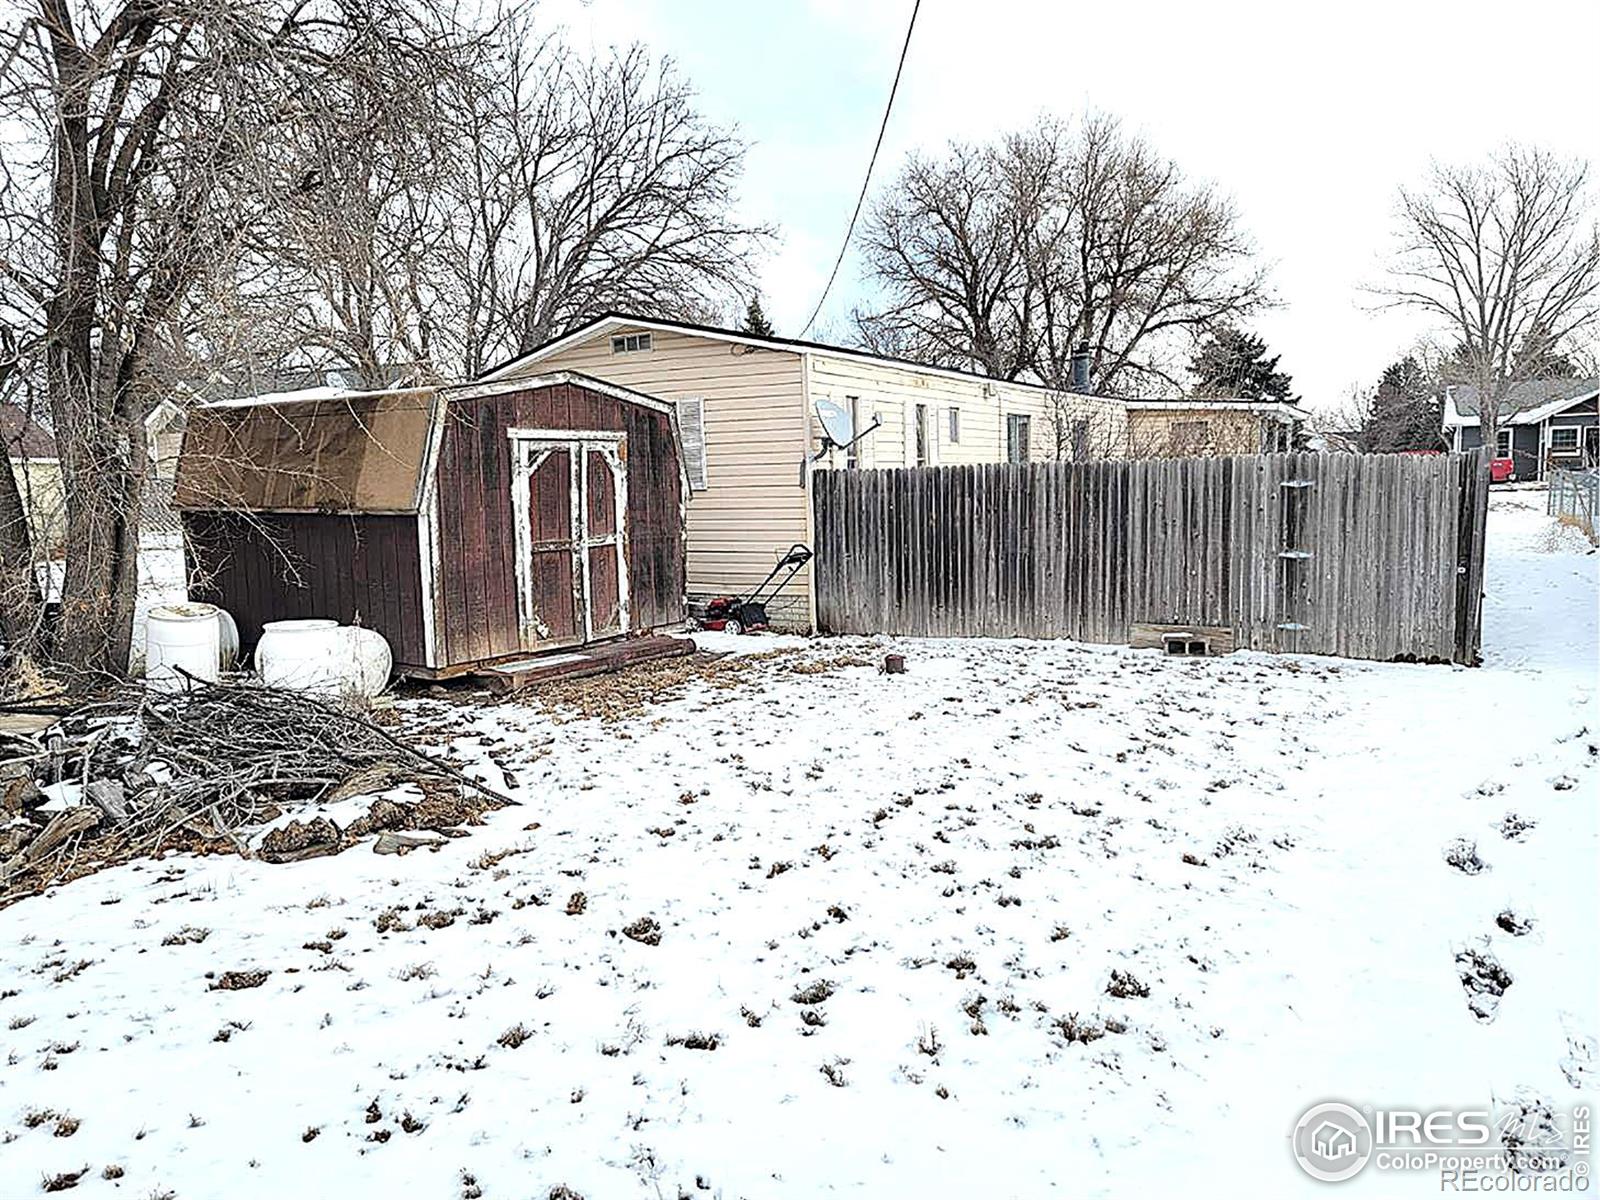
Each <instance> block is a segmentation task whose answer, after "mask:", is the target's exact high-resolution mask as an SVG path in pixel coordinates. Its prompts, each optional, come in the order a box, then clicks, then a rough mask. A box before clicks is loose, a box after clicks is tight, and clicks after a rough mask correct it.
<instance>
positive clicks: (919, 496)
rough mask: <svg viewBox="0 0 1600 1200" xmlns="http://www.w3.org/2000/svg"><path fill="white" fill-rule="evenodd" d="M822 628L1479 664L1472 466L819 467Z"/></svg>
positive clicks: (1478, 551) (1477, 521)
mask: <svg viewBox="0 0 1600 1200" xmlns="http://www.w3.org/2000/svg"><path fill="white" fill-rule="evenodd" d="M813 495H814V505H815V513H814V516H815V535H816V546H817V562H816V567H815V579H816V588H817V619H818V623H819V625H820V626H821V627H822V628H823V629H824V630H827V631H830V632H836V633H896V634H908V635H913V636H990V637H1067V638H1073V639H1076V640H1079V641H1089V642H1125V641H1127V640H1128V635H1129V628H1130V626H1131V625H1134V624H1146V625H1184V624H1192V625H1197V626H1205V627H1211V628H1217V627H1222V628H1227V629H1231V630H1232V631H1233V635H1234V640H1235V643H1236V644H1237V645H1238V646H1239V647H1241V648H1251V649H1259V650H1286V651H1299V652H1305V653H1312V654H1337V655H1342V656H1345V657H1349V658H1371V659H1394V658H1417V659H1427V660H1442V661H1455V662H1474V661H1476V658H1477V652H1478V647H1479V641H1480V614H1481V600H1480V597H1481V592H1482V585H1483V530H1484V518H1485V515H1486V511H1487V504H1488V475H1487V472H1486V470H1485V469H1484V466H1483V463H1482V461H1481V459H1480V457H1479V455H1477V454H1475V453H1474V454H1452V455H1314V454H1272V455H1248V456H1238V457H1232V458H1194V459H1149V460H1138V461H1109V462H1090V463H1076V464H1074V463H1038V464H1031V465H1026V466H1022V465H1012V464H993V465H985V466H960V467H922V468H912V469H896V470H886V471H823V472H820V473H819V474H818V475H817V476H816V479H815V487H814V490H813Z"/></svg>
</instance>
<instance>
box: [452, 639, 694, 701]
mask: <svg viewBox="0 0 1600 1200" xmlns="http://www.w3.org/2000/svg"><path fill="white" fill-rule="evenodd" d="M694 652H695V644H694V639H692V638H678V637H656V636H652V637H638V638H624V639H622V640H621V641H616V642H603V643H601V644H599V645H594V646H585V647H583V648H582V649H580V650H560V651H557V652H555V653H553V654H543V655H536V656H533V657H531V658H524V659H519V660H517V661H515V662H507V663H500V664H498V665H496V666H492V667H489V666H485V667H480V668H478V669H476V670H474V671H473V674H474V675H477V676H479V677H480V678H481V679H483V680H484V681H485V682H486V683H488V685H489V687H490V688H491V689H492V690H494V691H496V692H500V693H502V694H504V693H507V692H516V691H520V690H521V689H523V688H525V687H531V686H533V685H535V684H540V683H545V682H547V681H549V680H552V679H582V678H583V677H584V676H586V675H605V674H608V673H610V672H612V671H620V670H622V669H623V668H625V667H631V666H633V665H634V664H635V663H642V662H649V661H650V660H651V659H654V658H679V657H682V656H683V655H686V654H693V653H694Z"/></svg>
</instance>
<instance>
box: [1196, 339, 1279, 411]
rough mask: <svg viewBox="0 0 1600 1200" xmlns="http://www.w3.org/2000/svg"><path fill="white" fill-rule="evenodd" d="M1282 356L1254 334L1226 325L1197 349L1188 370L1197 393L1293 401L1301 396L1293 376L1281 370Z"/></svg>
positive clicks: (1235, 397) (1233, 397)
mask: <svg viewBox="0 0 1600 1200" xmlns="http://www.w3.org/2000/svg"><path fill="white" fill-rule="evenodd" d="M1279 357H1280V356H1279V355H1276V354H1274V355H1272V356H1271V357H1268V355H1267V344H1266V342H1264V341H1262V340H1261V339H1260V338H1258V337H1256V336H1255V334H1253V333H1246V332H1245V331H1244V330H1242V329H1235V328H1233V327H1232V326H1229V325H1224V326H1222V327H1221V328H1219V329H1216V330H1214V331H1213V332H1212V334H1211V336H1210V337H1209V338H1208V339H1207V341H1206V342H1205V344H1204V345H1202V346H1201V347H1200V349H1199V350H1198V351H1196V353H1195V356H1194V358H1193V359H1191V360H1190V363H1189V371H1190V373H1191V374H1193V375H1194V377H1195V392H1196V394H1197V395H1201V396H1226V397H1230V398H1232V399H1237V400H1276V401H1279V402H1281V403H1284V404H1291V403H1293V402H1294V401H1295V400H1296V399H1298V397H1297V396H1295V395H1294V390H1293V389H1294V383H1293V380H1291V379H1290V377H1289V376H1288V375H1286V374H1285V373H1284V372H1282V371H1280V370H1278V359H1279Z"/></svg>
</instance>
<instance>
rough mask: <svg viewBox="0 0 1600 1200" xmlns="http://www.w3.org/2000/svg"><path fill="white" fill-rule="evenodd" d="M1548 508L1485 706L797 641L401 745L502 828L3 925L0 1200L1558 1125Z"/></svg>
mask: <svg viewBox="0 0 1600 1200" xmlns="http://www.w3.org/2000/svg"><path fill="white" fill-rule="evenodd" d="M1542 509H1543V505H1542V496H1540V495H1531V494H1528V493H1520V492H1510V493H1497V495H1496V497H1495V501H1494V506H1493V510H1492V514H1491V524H1490V569H1489V575H1488V584H1487V590H1488V597H1487V600H1486V605H1485V620H1486V632H1485V637H1484V641H1485V653H1486V664H1485V666H1484V667H1483V668H1482V669H1478V670H1466V669H1458V668H1449V667H1438V666H1406V665H1380V664H1363V663H1351V662H1341V661H1338V660H1333V659H1317V658H1298V659H1290V658H1272V657H1268V656H1261V655H1253V654H1242V655H1236V656H1232V657H1228V658H1222V659H1213V660H1204V661H1168V660H1164V659H1162V658H1161V657H1159V656H1158V655H1156V654H1154V653H1152V652H1133V651H1128V650H1125V649H1120V648H1111V647H1085V646H1080V645H1073V644H1068V643H1038V642H1003V641H1002V642H985V641H966V642H963V641H942V642H941V641H906V642H902V643H898V644H897V645H896V646H895V648H896V649H898V650H900V651H902V652H903V653H904V654H905V655H906V657H907V660H908V663H909V672H908V673H907V674H905V675H901V676H884V675H880V674H878V672H877V670H876V669H875V667H874V666H873V665H871V663H872V662H875V661H876V660H877V658H878V657H879V656H880V655H881V654H882V652H883V650H884V649H885V647H886V645H887V643H877V642H863V641H858V640H827V641H821V642H816V643H810V644H805V643H787V644H785V646H784V649H783V651H782V652H781V653H778V654H775V655H773V656H771V657H765V658H751V657H748V656H744V657H741V659H740V660H739V665H738V666H737V667H736V668H733V667H730V668H728V670H729V671H730V672H734V673H733V674H730V676H729V677H728V678H726V679H719V678H718V677H717V676H716V675H715V674H712V675H711V676H709V677H708V678H706V679H705V680H704V681H702V682H699V683H692V684H690V685H689V686H688V688H687V690H686V692H685V693H684V694H683V695H681V696H680V697H679V698H676V699H671V700H666V701H663V702H661V703H658V704H656V705H654V706H652V707H651V708H649V710H648V711H646V712H644V713H642V714H641V715H639V716H636V717H630V718H625V719H622V720H620V721H612V722H609V723H602V722H601V721H599V720H597V719H581V720H571V719H554V718H552V716H551V715H550V714H549V713H547V712H546V711H544V710H543V709H542V708H540V707H539V706H537V705H531V704H527V703H504V704H498V705H492V706H489V705H486V706H483V707H478V708H472V707H467V706H454V705H449V704H445V703H439V702H432V701H429V702H416V703H415V704H413V705H412V706H411V707H412V710H413V713H414V715H415V717H416V719H417V720H418V721H419V722H428V723H431V724H433V725H434V726H435V727H439V728H441V729H442V730H444V732H441V733H440V735H439V737H440V738H441V740H443V739H445V738H448V739H450V740H451V741H453V743H454V745H455V747H456V749H457V750H458V751H460V752H461V753H463V754H465V755H468V756H471V757H474V758H476V759H478V760H479V761H480V762H481V763H482V770H483V772H484V774H485V776H486V777H487V778H489V779H491V780H493V781H494V782H495V783H496V784H504V785H505V786H507V787H508V788H509V789H510V790H512V791H513V792H514V794H516V795H517V796H518V797H519V798H520V799H521V800H522V802H523V803H522V805H521V806H520V807H517V808H512V809H507V810H503V811H502V812H500V813H498V814H495V815H493V816H492V817H491V818H490V820H489V824H488V825H487V826H486V827H484V828H481V829H477V830H474V831H473V834H472V836H471V837H468V838H463V839H459V840H456V841H453V842H451V843H450V844H449V845H447V846H446V847H445V848H444V849H443V850H442V851H440V852H438V853H437V854H430V853H428V852H425V851H417V852H414V853H412V854H411V855H409V856H407V857H405V858H403V859H399V858H391V857H379V856H375V855H373V854H371V853H370V852H368V851H367V850H366V849H365V848H364V847H358V848H356V849H354V850H350V851H347V852H346V853H344V854H342V855H340V856H338V857H336V858H325V859H318V860H313V861H309V862H305V863H301V864H297V865H293V866H270V865H267V864H264V863H258V862H247V861H242V860H239V859H235V858H212V859H193V858H172V859H169V860H167V861H166V862H163V863H145V864H141V865H135V866H130V867H125V868H121V869H118V870H115V871H110V872H106V873H103V874H100V875H98V876H93V877H90V878H87V879H84V880H81V881H79V882H76V883H73V884H71V885H69V886H66V887H63V888H60V889H58V890H56V891H55V892H53V893H51V894H49V895H46V896H44V897H41V898H38V899H34V900H29V901H25V902H23V903H21V904H18V905H16V906H14V907H12V908H10V909H8V910H6V911H4V912H0V995H3V997H4V999H3V1000H0V1054H4V1055H5V1061H6V1066H5V1068H4V1070H3V1072H0V1184H3V1186H0V1193H3V1194H4V1195H6V1196H8V1197H9V1196H11V1195H20V1194H28V1193H29V1192H31V1191H32V1190H33V1189H36V1188H38V1187H40V1186H41V1181H42V1180H43V1179H44V1178H46V1177H48V1176H55V1175H57V1174H60V1173H71V1172H77V1171H80V1170H82V1171H84V1174H83V1175H82V1177H81V1180H80V1182H79V1184H78V1186H79V1188H81V1189H82V1190H83V1192H85V1193H87V1194H91V1195H110V1194H112V1193H113V1192H117V1193H119V1194H123V1195H131V1196H136V1197H145V1196H149V1195H151V1194H152V1193H155V1194H167V1193H168V1192H171V1193H175V1194H176V1195H177V1196H179V1197H183V1198H186V1200H187V1198H195V1197H221V1196H227V1197H230V1198H234V1197H257V1196H259V1197H273V1198H274V1200H278V1198H281V1197H283V1196H286V1195H287V1196H303V1197H323V1196H330V1197H331V1196H337V1197H341V1198H344V1197H349V1196H352V1195H388V1194H395V1195H399V1194H404V1195H414V1196H426V1197H457V1196H462V1197H471V1196H477V1195H480V1194H481V1195H482V1196H486V1197H518V1198H526V1197H540V1198H543V1197H547V1196H550V1195H552V1194H554V1195H556V1196H571V1195H580V1196H584V1197H588V1198H589V1200H596V1198H599V1197H606V1198H609V1197H630V1196H639V1197H663V1196H664V1197H677V1196H680V1195H688V1196H699V1195H708V1196H725V1197H737V1196H750V1197H757V1196H759V1197H771V1196H788V1197H810V1196H816V1195H819V1194H823V1193H828V1194H839V1193H847V1194H854V1195H860V1196H873V1197H880V1196H895V1197H899V1196H906V1197H910V1196H918V1197H927V1196H984V1197H991V1196H992V1197H1007V1196H1041V1195H1059V1196H1064V1197H1080V1196H1089V1195H1115V1196H1151V1195H1168V1194H1172V1195H1227V1196H1267V1195H1273V1196H1277V1195H1284V1194H1293V1193H1295V1192H1298V1191H1302V1190H1304V1191H1312V1190H1315V1189H1317V1188H1321V1187H1325V1186H1326V1185H1318V1184H1313V1183H1311V1182H1310V1181H1309V1180H1308V1179H1306V1178H1305V1177H1303V1176H1301V1175H1300V1174H1299V1172H1298V1170H1297V1168H1296V1167H1295V1165H1294V1163H1293V1161H1292V1159H1291V1157H1290V1154H1289V1151H1288V1135H1289V1133H1290V1130H1291V1129H1292V1127H1293V1125H1294V1122H1295V1119H1296V1118H1297V1116H1298V1114H1299V1113H1300V1111H1301V1110H1302V1109H1304V1108H1305V1107H1306V1106H1307V1105H1308V1104H1310V1103H1312V1102H1314V1101H1319V1100H1325V1099H1330V1098H1338V1099H1344V1100H1348V1101H1350V1102H1351V1103H1353V1104H1356V1105H1361V1104H1371V1105H1374V1106H1376V1107H1380V1108H1382V1107H1386V1106H1387V1107H1396V1106H1403V1105H1420V1106H1434V1105H1438V1106H1455V1107H1486V1106H1488V1105H1489V1103H1490V1102H1491V1100H1492V1099H1494V1098H1497V1097H1498V1098H1506V1097H1509V1096H1511V1095H1513V1094H1516V1093H1517V1092H1518V1091H1519V1090H1520V1089H1532V1090H1533V1091H1534V1092H1537V1093H1539V1094H1541V1095H1543V1096H1544V1097H1546V1098H1548V1099H1549V1100H1550V1102H1551V1103H1552V1104H1554V1105H1555V1106H1557V1107H1558V1108H1559V1107H1567V1106H1570V1105H1571V1104H1573V1103H1574V1102H1575V1101H1576V1100H1577V1099H1578V1098H1579V1096H1580V1094H1582V1093H1581V1092H1580V1090H1579V1089H1580V1087H1581V1088H1582V1089H1583V1091H1584V1092H1587V1094H1588V1095H1589V1097H1590V1099H1591V1102H1592V1100H1593V1094H1594V1092H1595V1091H1596V1090H1600V1089H1597V1088H1596V1083H1597V1078H1596V1074H1595V1072H1596V1071H1597V1070H1600V1067H1597V1066H1596V1065H1595V1064H1594V1039H1595V1037H1596V1036H1597V1035H1600V967H1597V955H1596V951H1595V932H1596V930H1597V929H1600V911H1597V908H1600V899H1597V898H1600V889H1597V887H1596V863H1597V849H1600V842H1597V825H1600V818H1597V804H1596V800H1597V790H1600V789H1597V786H1596V782H1597V772H1596V769H1595V768H1596V761H1597V760H1596V756H1595V743H1596V740H1597V738H1600V714H1597V711H1596V704H1597V698H1596V683H1597V681H1596V657H1595V647H1596V644H1597V641H1600V630H1597V627H1596V596H1597V566H1600V556H1597V555H1594V554H1589V553H1585V551H1586V550H1587V547H1586V546H1585V545H1584V544H1583V543H1582V542H1581V540H1576V541H1575V540H1574V539H1573V538H1570V537H1568V536H1567V534H1565V533H1560V532H1556V531H1554V529H1553V527H1552V525H1551V523H1550V522H1549V521H1548V519H1547V518H1546V517H1545V516H1544V515H1543V511H1542ZM724 640H731V639H719V638H716V637H712V638H708V639H706V641H707V643H708V644H713V643H715V644H718V645H720V643H721V642H722V641H724ZM756 644H757V643H756V642H755V640H754V639H746V640H745V641H743V642H742V643H740V646H741V648H749V647H751V646H753V645H756ZM729 683H731V684H733V686H726V685H727V684H729ZM719 684H720V685H721V686H719ZM502 770H504V771H508V772H509V775H508V776H503V775H502ZM1508 814H1515V815H1516V817H1517V818H1519V820H1513V821H1510V822H1507V815H1508ZM1522 826H1525V828H1521V827H1522ZM1502 829H1504V830H1505V831H1506V832H1511V833H1515V836H1505V834H1504V833H1503V832H1502ZM1457 839H1467V840H1468V841H1471V842H1475V843H1476V847H1477V853H1478V855H1479V856H1480V857H1481V860H1482V861H1483V862H1485V863H1487V868H1486V869H1484V870H1481V871H1478V872H1477V873H1475V874H1468V873H1466V872H1464V871H1462V870H1459V869H1457V868H1455V867H1452V866H1450V865H1449V864H1447V862H1446V860H1445V856H1446V850H1447V847H1449V846H1450V845H1451V844H1452V843H1453V842H1455V841H1456V840H1457ZM578 893H581V894H582V897H583V902H582V903H581V904H580V903H578V902H576V901H575V900H574V899H573V898H574V896H575V895H576V894H578ZM579 909H581V911H576V910H579ZM1502 914H1511V917H1510V918H1508V923H1509V924H1511V925H1513V926H1516V925H1517V923H1518V922H1519V921H1521V920H1526V921H1528V922H1531V927H1530V928H1529V929H1528V931H1527V932H1526V933H1524V934H1522V935H1521V936H1515V935H1513V934H1512V933H1510V932H1507V931H1505V930H1504V929H1502V928H1501V927H1500V925H1499V924H1497V918H1499V917H1501V915H1502ZM423 918H427V919H426V920H423ZM643 918H649V919H650V920H651V921H653V922H654V923H655V927H654V928H655V931H656V932H659V942H658V944H648V942H649V940H650V937H649V935H650V930H651V927H650V926H648V925H646V926H644V927H642V928H641V927H636V926H634V925H633V923H634V922H637V921H640V920H641V919H643ZM624 927H633V928H634V932H635V933H643V934H644V935H645V937H646V940H645V941H638V940H634V939H633V938H631V937H629V936H625V935H624V934H623V932H622V930H623V929H624ZM1467 950H1474V951H1477V952H1479V953H1483V954H1488V955H1492V956H1493V958H1494V959H1496V960H1498V962H1499V963H1500V964H1501V965H1502V966H1503V967H1504V968H1505V970H1506V971H1508V972H1509V973H1510V976H1511V979H1512V982H1511V986H1510V987H1509V988H1508V989H1507V990H1506V991H1505V993H1504V995H1503V996H1501V997H1500V998H1499V1004H1498V1010H1497V1011H1496V1012H1495V1013H1494V1014H1493V1020H1492V1021H1482V1020H1479V1019H1477V1018H1476V1017H1475V1016H1474V1015H1473V1012H1472V1011H1471V1010H1470V1009H1469V1006H1468V1001H1469V995H1468V993H1467V992H1466V991H1465V990H1464V988H1463V985H1462V983H1461V980H1460V977H1459V969H1458V966H1457V963H1456V956H1457V955H1458V954H1459V953H1461V952H1463V951H1467ZM250 969H259V970H266V971H270V972H271V974H270V975H268V976H267V978H266V979H265V982H264V983H262V984H261V985H260V986H258V987H254V988H249V989H244V990H227V989H217V990H213V989H212V985H213V984H214V983H216V982H218V980H219V979H220V977H221V975H222V973H223V972H227V971H245V970H250ZM1114 972H1117V973H1125V975H1118V976H1117V978H1118V979H1119V980H1120V981H1121V982H1120V983H1119V984H1118V986H1116V987H1115V988H1113V990H1114V991H1118V992H1122V993H1125V994H1124V995H1121V996H1119V995H1113V994H1111V993H1109V992H1108V987H1110V986H1111V985H1112V981H1113V973H1114ZM1126 977H1131V981H1130V980H1129V979H1128V978H1126ZM1145 988H1147V989H1148V995H1141V994H1137V993H1139V992H1142V991H1143V990H1144V989H1145ZM1478 1003H1479V1006H1480V1008H1484V1009H1487V1007H1488V1005H1486V1004H1485V1002H1484V1000H1483V999H1482V998H1481V997H1480V998H1479V1001H1478ZM1085 1031H1089V1032H1099V1033H1100V1034H1102V1036H1099V1037H1098V1038H1096V1039H1094V1040H1089V1041H1079V1040H1070V1039H1069V1036H1068V1035H1069V1034H1077V1035H1079V1036H1082V1035H1083V1033H1084V1032H1085ZM713 1046H714V1048H712V1047H713ZM44 1114H50V1115H44ZM74 1122H75V1124H74ZM107 1167H114V1168H117V1169H120V1170H121V1172H122V1174H121V1176H120V1177H119V1178H116V1179H113V1180H109V1181H108V1180H106V1179H104V1178H102V1172H103V1171H104V1169H105V1168H107ZM1344 1186H1345V1187H1346V1188H1347V1189H1348V1190H1349V1192H1350V1194H1353V1195H1364V1196H1374V1197H1376V1196H1385V1197H1387V1196H1394V1195H1410V1194H1417V1195H1421V1194H1435V1193H1436V1192H1437V1191H1438V1189H1439V1180H1438V1176H1437V1174H1436V1173H1435V1174H1434V1175H1432V1176H1428V1175H1425V1174H1416V1175H1410V1176H1396V1175H1392V1174H1390V1175H1379V1174H1377V1173H1375V1172H1374V1171H1371V1170H1369V1171H1368V1172H1367V1173H1365V1174H1364V1175H1362V1176H1361V1177H1359V1178H1358V1179H1356V1180H1354V1181H1352V1182H1351V1183H1349V1184H1346V1185H1344ZM562 1187H564V1188H567V1189H570V1191H561V1190H555V1191H553V1189H559V1188H562Z"/></svg>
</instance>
